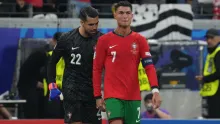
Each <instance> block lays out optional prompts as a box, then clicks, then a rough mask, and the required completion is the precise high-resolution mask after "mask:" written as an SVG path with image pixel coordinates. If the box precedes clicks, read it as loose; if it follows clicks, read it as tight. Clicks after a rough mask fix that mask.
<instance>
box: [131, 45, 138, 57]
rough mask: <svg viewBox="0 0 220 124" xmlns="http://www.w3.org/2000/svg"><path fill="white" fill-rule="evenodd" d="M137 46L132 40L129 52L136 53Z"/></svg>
mask: <svg viewBox="0 0 220 124" xmlns="http://www.w3.org/2000/svg"><path fill="white" fill-rule="evenodd" d="M137 48H138V45H137V43H135V42H133V43H132V44H131V52H132V53H133V54H135V55H136V54H137V52H138V50H137Z"/></svg>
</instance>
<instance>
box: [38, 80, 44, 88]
mask: <svg viewBox="0 0 220 124" xmlns="http://www.w3.org/2000/svg"><path fill="white" fill-rule="evenodd" d="M37 88H40V89H44V84H43V83H42V82H40V81H38V82H37Z"/></svg>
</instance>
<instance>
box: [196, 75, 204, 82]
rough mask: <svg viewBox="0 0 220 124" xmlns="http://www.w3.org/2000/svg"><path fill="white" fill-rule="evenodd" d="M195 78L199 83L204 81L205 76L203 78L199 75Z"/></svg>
mask: <svg viewBox="0 0 220 124" xmlns="http://www.w3.org/2000/svg"><path fill="white" fill-rule="evenodd" d="M195 78H196V80H198V81H202V79H203V76H201V75H197V76H196V77H195Z"/></svg>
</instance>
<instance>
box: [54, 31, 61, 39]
mask: <svg viewBox="0 0 220 124" xmlns="http://www.w3.org/2000/svg"><path fill="white" fill-rule="evenodd" d="M61 35H62V33H61V32H56V33H55V34H54V35H53V39H54V40H56V41H58V40H59V39H60V36H61Z"/></svg>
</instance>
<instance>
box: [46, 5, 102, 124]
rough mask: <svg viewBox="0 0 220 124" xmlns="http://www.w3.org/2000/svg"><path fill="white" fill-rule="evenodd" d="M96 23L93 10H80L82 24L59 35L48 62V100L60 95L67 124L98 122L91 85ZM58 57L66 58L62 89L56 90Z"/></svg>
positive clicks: (57, 97)
mask: <svg viewBox="0 0 220 124" xmlns="http://www.w3.org/2000/svg"><path fill="white" fill-rule="evenodd" d="M98 23H99V17H98V12H97V10H96V9H94V8H92V7H85V8H83V9H81V11H80V24H81V26H80V27H79V28H76V29H73V30H71V31H69V32H67V33H64V34H62V36H61V37H60V39H59V42H58V43H57V45H56V47H55V49H54V51H53V54H52V56H51V60H50V62H49V65H48V80H49V82H51V83H50V84H49V90H50V99H51V100H55V99H59V98H60V97H59V96H61V95H62V94H63V101H64V111H65V117H64V121H65V123H68V124H83V123H86V124H101V114H100V113H98V112H100V111H99V110H98V109H97V108H96V100H95V98H94V96H93V86H92V62H93V54H94V48H95V45H96V42H97V39H98V37H99V36H101V35H102V34H101V33H100V32H99V31H98V30H97V29H98ZM61 57H63V58H64V61H65V70H64V75H63V82H62V83H63V84H62V91H60V90H58V88H57V85H56V83H55V78H56V63H57V62H58V61H59V60H60V58H61ZM61 92H62V93H61ZM97 115H99V116H97Z"/></svg>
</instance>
